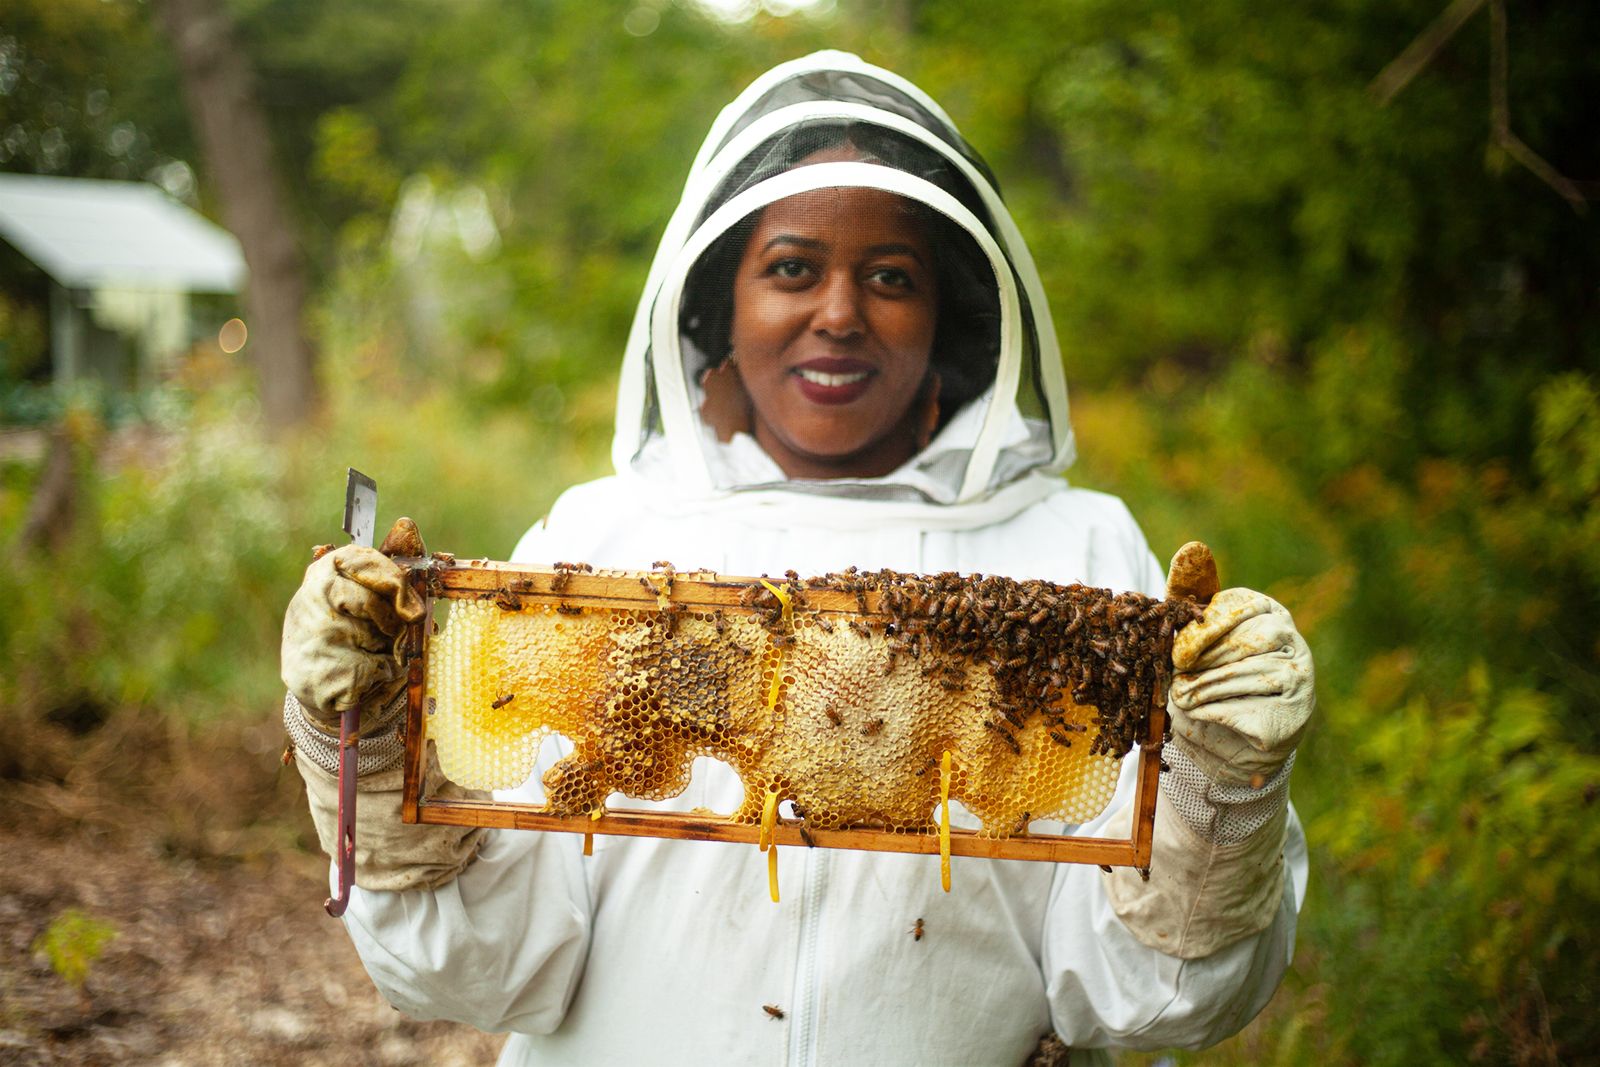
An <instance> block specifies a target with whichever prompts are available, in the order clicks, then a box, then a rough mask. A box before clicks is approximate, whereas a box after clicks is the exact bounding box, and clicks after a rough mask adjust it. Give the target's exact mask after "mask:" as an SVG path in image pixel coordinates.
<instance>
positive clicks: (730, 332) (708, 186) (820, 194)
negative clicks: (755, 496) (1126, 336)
mask: <svg viewBox="0 0 1600 1067" xmlns="http://www.w3.org/2000/svg"><path fill="white" fill-rule="evenodd" d="M830 57H840V58H842V59H843V60H849V61H850V62H852V63H854V64H857V65H859V67H860V68H861V69H852V70H844V71H839V70H820V71H819V70H803V71H801V72H800V73H799V74H797V75H796V76H793V77H787V78H781V79H779V80H777V81H776V83H775V84H769V85H767V86H766V87H765V88H764V89H763V90H762V91H761V92H760V93H758V94H757V93H755V88H754V87H753V88H752V90H751V91H750V92H748V93H747V94H746V95H747V96H752V95H753V102H752V103H750V104H749V105H747V106H745V107H744V108H743V109H742V110H739V109H738V108H737V107H735V106H730V109H729V111H728V112H725V113H724V115H723V116H722V117H721V118H719V120H718V124H717V126H716V127H714V128H713V133H712V136H711V138H709V139H708V141H707V145H706V146H705V147H704V148H703V149H702V152H701V158H700V159H699V160H697V162H696V169H695V171H694V173H692V174H691V177H690V181H689V184H688V187H687V188H686V190H685V197H684V201H683V203H682V204H681V205H680V207H679V210H678V212H677V213H676V214H675V215H674V218H673V220H672V223H671V224H670V225H669V228H668V233H667V235H666V237H664V238H663V244H662V250H661V253H659V254H658V260H657V263H656V265H655V266H654V267H653V268H652V273H651V280H650V283H649V284H648V285H647V291H646V294H645V301H646V302H645V303H644V304H642V305H641V309H640V321H636V323H635V329H634V333H633V336H632V337H631V338H630V353H629V361H630V363H633V366H634V368H635V372H636V373H639V372H642V379H635V380H631V381H630V374H629V367H628V366H627V365H625V368H624V384H623V396H622V397H621V398H620V399H619V426H618V448H619V449H622V450H623V451H618V452H616V455H617V458H618V462H619V467H620V466H623V465H624V464H626V466H627V467H629V468H631V469H633V470H635V471H637V472H640V473H649V472H654V473H655V474H660V473H661V472H662V471H663V470H664V469H665V467H667V466H671V467H673V468H675V469H678V470H681V469H683V468H686V467H688V468H699V469H700V470H702V471H703V472H704V473H703V475H702V476H701V483H702V484H703V485H704V486H705V488H706V489H708V490H711V491H725V490H731V489H741V488H753V487H762V486H769V485H770V486H776V485H779V484H782V485H783V487H784V488H786V489H788V490H791V491H793V490H799V491H816V492H825V493H829V494H832V495H838V496H851V495H855V496H868V497H876V498H883V499H908V500H918V499H920V500H925V501H931V502H936V503H952V502H956V501H958V500H965V499H974V498H975V496H978V495H982V494H983V493H986V492H989V491H992V490H993V489H994V488H997V487H998V486H1000V485H1003V484H1006V483H1007V482H1009V481H1011V480H1013V479H1015V478H1016V477H1019V476H1020V475H1021V474H1022V473H1025V472H1026V471H1028V470H1038V469H1049V468H1056V469H1059V467H1061V466H1065V464H1066V462H1069V461H1070V459H1071V437H1070V429H1068V428H1067V426H1066V423H1065V417H1066V407H1065V393H1064V387H1063V386H1061V385H1060V382H1059V379H1060V373H1059V362H1058V360H1059V357H1058V355H1057V354H1056V352H1055V345H1054V334H1053V331H1049V330H1048V327H1049V323H1048V321H1047V320H1045V321H1043V322H1040V321H1038V320H1037V319H1036V315H1040V314H1043V315H1048V311H1047V310H1044V309H1043V308H1042V303H1043V294H1042V292H1041V291H1040V290H1039V288H1038V282H1037V274H1036V273H1035V272H1034V270H1033V266H1032V262H1031V260H1030V259H1028V258H1027V253H1026V248H1025V247H1024V246H1022V244H1021V239H1020V237H1019V236H1018V235H1017V234H1016V230H1015V226H1014V225H1013V224H1012V223H1011V220H1010V217H1009V215H1008V214H1007V213H1006V212H1005V209H1004V207H1003V205H1002V204H1001V202H1000V200H999V195H998V191H997V190H996V189H995V186H994V182H993V178H992V176H991V175H990V173H989V170H988V168H987V166H986V165H984V163H983V161H982V160H981V158H979V157H978V156H977V155H976V153H975V152H973V151H972V149H971V148H970V147H969V146H967V144H966V143H965V141H964V140H963V139H962V138H961V137H960V135H959V134H957V133H956V132H955V130H954V127H952V126H950V125H949V122H948V120H947V119H946V118H945V117H944V116H943V113H942V112H940V111H938V109H937V107H936V105H932V103H931V101H926V102H925V99H926V98H920V99H919V98H918V96H917V95H915V94H914V93H913V92H907V91H904V90H902V89H901V88H900V85H898V84H896V82H897V79H895V78H894V76H893V75H889V74H888V73H887V72H875V68H867V67H865V65H864V64H860V63H859V61H858V60H854V59H853V57H841V54H839V53H827V54H821V55H819V56H818V57H810V58H812V59H827V58H830ZM880 75H881V76H880ZM758 84H759V83H758ZM902 84H903V83H902ZM743 100H744V98H743V97H741V101H743ZM739 103H740V102H736V105H737V104H739ZM730 112H737V113H735V114H732V115H731V116H730ZM780 223H781V224H780ZM774 235H776V237H775V236H774ZM874 235H875V236H874ZM869 237H870V238H871V240H870V241H869V240H868V238H869ZM857 238H859V240H857ZM775 242H776V244H775ZM785 242H787V244H785ZM808 242H809V243H808ZM862 242H866V243H865V244H863V243H862ZM835 245H837V246H839V247H838V248H836V247H835ZM856 245H860V246H861V247H860V248H858V249H857V251H858V252H860V253H861V254H860V255H857V256H856V258H855V259H850V260H849V262H848V263H845V262H844V261H843V260H841V259H840V258H839V257H840V256H842V255H845V253H846V252H847V251H848V250H849V249H850V248H854V247H855V246H856ZM790 246H794V247H790ZM824 246H826V248H827V249H828V256H821V254H820V253H819V252H818V251H817V250H818V249H820V248H823V247H824ZM785 248H788V249H789V252H792V253H793V254H789V253H785V252H784V249H785ZM881 248H889V249H898V250H900V252H899V253H896V254H895V255H890V256H888V257H887V258H883V257H878V258H873V255H868V254H867V253H869V252H872V251H873V250H874V249H881ZM796 249H798V251H796ZM862 249H865V250H866V251H864V252H863V251H862ZM779 253H783V254H779ZM874 254H875V253H874ZM1019 254H1020V259H1019V258H1018V256H1019ZM669 256H670V258H669ZM897 256H898V258H897ZM829 257H831V258H829ZM835 276H838V277H841V278H848V279H849V280H850V281H849V284H850V286H851V287H852V288H853V290H854V292H855V293H856V296H855V297H854V298H853V299H854V301H855V304H856V306H855V309H854V311H852V312H851V313H850V314H851V315H853V316H854V318H853V319H852V320H851V321H850V322H841V324H840V325H839V326H838V327H837V328H835V327H834V326H821V327H819V326H817V325H816V323H815V322H813V323H812V325H811V326H810V327H808V329H810V331H811V333H812V334H813V335H815V336H812V337H811V339H810V340H809V341H807V340H806V336H805V335H803V332H802V334H799V335H794V336H791V335H790V333H785V331H786V330H789V331H791V332H792V330H793V327H792V325H786V320H785V316H786V315H789V314H791V312H792V309H793V308H795V307H797V306H798V305H799V304H800V303H804V302H805V301H802V300H800V298H799V295H798V294H800V293H801V292H802V291H804V292H812V291H813V289H815V292H817V293H820V292H821V291H822V289H823V288H826V287H827V285H831V284H832V282H831V281H829V279H833V278H834V277H835ZM825 282H826V285H825V284H824V283H825ZM830 299H832V297H830ZM840 299H843V298H840ZM844 302H845V303H849V302H850V301H849V300H845V301H844ZM812 303H813V305H814V301H813V302H812ZM912 309H920V310H917V311H916V313H915V314H909V312H910V311H911V310H912ZM830 314H831V313H830ZM841 314H843V313H842V312H841ZM846 317H847V318H849V317H850V316H848V315H847V316H846ZM646 320H647V321H646ZM906 323H909V324H910V325H909V326H908V325H905V324H906ZM896 324H900V325H896ZM908 331H909V332H908ZM918 331H920V332H918ZM1042 331H1045V332H1042ZM816 336H822V337H825V338H831V339H832V340H831V341H829V343H827V344H820V343H815V337H816ZM796 337H799V338H800V339H799V340H796V339H795V338H796ZM853 346H856V347H853ZM780 349H781V350H782V351H783V352H784V353H785V355H784V357H783V358H784V359H785V360H787V363H786V368H787V370H786V373H787V374H788V375H789V377H788V378H787V379H783V383H784V384H786V385H788V386H793V387H795V388H797V389H798V390H799V395H800V396H801V397H803V398H805V399H806V400H808V401H810V406H809V407H807V405H805V404H800V406H801V407H806V410H807V412H808V413H809V414H807V415H806V416H805V418H811V417H812V416H815V418H814V419H813V421H818V422H819V425H822V424H825V429H824V430H818V431H817V432H816V433H815V434H813V435H812V436H811V437H810V438H808V439H807V440H808V441H812V442H813V443H814V442H816V441H821V442H824V443H825V444H827V446H828V447H829V448H832V449H834V450H838V449H848V448H850V447H852V441H853V440H854V439H853V438H852V437H851V434H852V433H853V432H854V430H855V426H854V424H853V423H850V424H849V425H847V423H848V422H849V420H844V421H840V420H838V419H834V420H833V422H831V423H830V422H828V418H829V417H830V416H832V415H833V414H835V413H836V412H837V411H841V410H844V409H846V408H849V409H850V410H857V409H859V408H862V407H872V408H873V412H874V413H873V414H872V415H871V416H870V417H867V416H862V417H861V418H858V419H857V420H856V421H857V422H860V421H862V419H865V421H866V422H868V423H870V424H871V428H875V429H871V428H869V429H870V430H871V432H876V430H883V432H884V434H885V435H886V436H887V437H891V438H894V439H895V440H905V441H910V440H915V441H916V448H917V450H916V451H915V452H914V453H913V454H911V455H908V456H905V457H904V462H903V463H901V464H900V466H899V467H897V468H896V469H895V470H894V471H892V472H891V473H889V474H887V475H878V476H874V477H871V478H864V477H852V478H838V477H834V476H831V475H827V474H818V475H816V476H815V480H816V481H817V482H818V484H815V485H810V484H807V482H806V481H805V480H803V479H804V478H805V476H800V477H801V478H802V480H798V481H797V480H796V479H794V478H790V479H785V477H784V475H783V473H782V471H781V470H779V469H778V467H777V465H775V462H776V463H778V464H781V465H782V466H783V469H784V470H791V471H792V470H793V469H794V468H793V467H792V466H791V465H789V464H787V463H782V459H783V456H784V455H785V454H786V453H785V451H784V450H785V448H787V447H789V446H799V447H800V448H801V451H802V452H804V451H805V449H806V448H807V447H810V446H809V445H808V444H807V441H789V442H784V441H781V440H775V438H774V435H773V433H772V431H773V429H774V428H777V429H780V430H781V429H784V428H785V427H801V428H802V429H804V428H805V427H806V425H807V424H806V423H805V420H804V419H803V418H801V416H799V415H796V416H793V417H790V416H788V415H783V416H781V417H780V416H779V415H778V414H777V413H778V410H779V409H777V408H773V407H772V406H771V405H773V404H775V403H779V402H785V401H784V398H783V396H782V395H779V394H780V393H782V390H780V389H778V388H777V387H776V386H771V383H770V382H767V381H766V379H764V378H763V377H762V367H763V366H764V364H762V363H761V362H760V361H761V360H762V359H763V358H766V357H768V356H770V355H771V354H772V353H773V352H776V351H778V350H780ZM730 351H733V352H735V354H736V355H735V361H734V362H735V363H736V364H737V365H738V367H737V373H734V374H730V373H729V371H730V369H731V368H730V366H729V364H728V362H727V361H728V356H729V353H730ZM1046 352H1048V355H1046ZM901 358H903V359H904V360H908V361H909V362H908V364H907V365H908V366H911V365H914V366H916V367H918V368H921V369H920V370H918V371H917V372H916V373H913V372H912V371H906V372H905V373H904V374H903V375H901V377H903V378H904V380H901V379H900V378H897V377H896V375H897V374H900V371H899V370H898V369H896V368H897V367H898V364H896V363H895V360H896V359H901ZM919 358H920V360H921V361H922V362H920V363H918V362H917V360H918V359H919ZM634 361H637V362H634ZM1049 361H1055V366H1054V367H1052V366H1050V365H1049ZM1052 372H1053V374H1052ZM1052 378H1053V379H1054V380H1052ZM733 379H738V380H740V381H742V382H743V383H745V384H746V385H747V386H748V387H749V388H748V389H746V390H744V393H747V394H749V395H748V396H745V395H736V396H735V398H734V399H733V400H728V399H727V398H726V396H725V395H724V394H727V393H728V392H729V390H728V389H727V388H725V386H726V383H727V382H728V381H730V380H733ZM801 379H803V380H801ZM764 383H765V384H764ZM763 389H766V390H767V391H766V392H763ZM793 391H794V390H793V389H790V390H789V392H790V393H792V392H793ZM735 393H736V394H738V391H737V390H736V391H735ZM784 395H787V394H784ZM775 396H776V397H777V399H774V397H775ZM791 399H792V398H791ZM796 403H797V404H799V401H796ZM741 404H743V405H744V407H745V414H743V415H741V413H740V410H739V408H740V405H741ZM851 405H855V407H854V408H852V407H851ZM751 413H753V418H752V417H751ZM896 419H899V420H902V421H901V422H895V420H896ZM1052 419H1056V420H1058V424H1057V427H1056V428H1055V429H1052V425H1051V420H1052ZM631 420H637V421H631ZM880 422H885V423H888V424H891V425H889V426H888V427H887V428H885V427H883V426H879V425H878V424H879V423H880ZM629 425H633V426H636V427H637V431H636V433H637V436H633V432H630V431H629V430H628V426H629ZM891 431H892V432H891ZM797 432H798V431H797ZM801 436H804V435H803V434H802V435H801ZM869 436H870V433H869ZM630 440H631V441H632V442H633V444H632V445H629V444H628V443H627V442H629V441H630ZM758 443H759V447H758V446H757V445H758ZM807 454H809V453H807ZM668 456H670V457H671V458H670V460H668V459H666V458H665V457H668ZM894 458H895V459H896V460H897V461H898V460H899V459H900V458H901V457H899V456H896V457H894ZM647 469H648V470H647Z"/></svg>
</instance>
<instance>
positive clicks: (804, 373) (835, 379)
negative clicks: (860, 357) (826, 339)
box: [797, 367, 867, 389]
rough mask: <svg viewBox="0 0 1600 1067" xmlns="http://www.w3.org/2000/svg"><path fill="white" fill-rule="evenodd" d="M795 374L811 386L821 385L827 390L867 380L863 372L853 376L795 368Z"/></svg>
mask: <svg viewBox="0 0 1600 1067" xmlns="http://www.w3.org/2000/svg"><path fill="white" fill-rule="evenodd" d="M797 373H798V374H799V375H800V377H802V378H804V379H805V380H806V381H808V382H811V383H812V384H813V385H822V386H826V387H827V388H829V389H837V388H839V386H841V385H854V384H855V383H856V382H862V381H866V379H867V372H866V371H864V370H862V371H856V372H855V373H853V374H823V373H822V372H821V371H817V370H808V369H806V368H805V367H800V368H797Z"/></svg>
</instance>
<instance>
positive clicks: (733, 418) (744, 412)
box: [700, 356, 937, 444]
mask: <svg viewBox="0 0 1600 1067" xmlns="http://www.w3.org/2000/svg"><path fill="white" fill-rule="evenodd" d="M700 388H701V390H702V391H703V392H704V393H705V399H704V400H702V401H701V402H700V421H701V422H703V423H705V424H706V425H707V426H709V427H711V430H712V432H713V433H715V434H716V435H717V440H718V441H721V442H722V443H723V444H727V443H728V442H729V441H731V440H733V435H734V434H736V433H752V432H754V420H753V419H752V417H751V410H750V394H749V393H747V392H745V389H744V379H743V378H741V377H739V368H738V366H737V365H735V364H734V362H733V358H732V357H731V356H730V357H729V358H727V359H725V360H723V361H722V362H721V363H719V364H717V365H716V366H715V367H712V368H711V369H709V370H707V371H706V372H705V373H704V374H702V375H701V376H700ZM935 395H937V394H935Z"/></svg>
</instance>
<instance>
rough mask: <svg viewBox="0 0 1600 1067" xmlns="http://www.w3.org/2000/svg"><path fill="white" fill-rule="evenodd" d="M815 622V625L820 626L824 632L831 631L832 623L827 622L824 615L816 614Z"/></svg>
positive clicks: (828, 632)
mask: <svg viewBox="0 0 1600 1067" xmlns="http://www.w3.org/2000/svg"><path fill="white" fill-rule="evenodd" d="M816 623H817V626H818V627H820V628H821V630H822V632H823V633H825V634H831V633H833V623H831V622H829V621H828V620H827V618H826V617H824V616H822V615H818V616H817V618H816Z"/></svg>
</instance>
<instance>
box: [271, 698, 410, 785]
mask: <svg viewBox="0 0 1600 1067" xmlns="http://www.w3.org/2000/svg"><path fill="white" fill-rule="evenodd" d="M405 713H406V691H405V690H404V689H401V690H400V692H399V693H397V694H395V696H394V697H393V699H391V700H390V701H389V702H388V703H387V704H385V705H384V706H383V707H382V708H380V709H379V710H378V711H377V712H376V713H375V714H363V715H362V717H361V745H360V747H359V748H358V749H357V751H356V777H357V778H365V777H367V776H369V775H373V774H381V773H382V772H384V771H388V770H393V769H394V768H396V767H398V766H400V765H401V764H402V763H403V762H405V755H406V741H405V731H404V727H405V721H406V715H405ZM283 728H284V729H285V730H287V731H288V732H289V740H290V742H291V743H293V745H294V748H295V751H296V752H298V753H299V754H300V755H302V756H304V757H305V758H306V760H308V761H310V762H311V763H312V764H313V765H315V766H316V767H317V768H318V769H320V770H322V771H326V772H327V773H328V774H330V775H332V776H334V777H338V775H339V734H338V729H337V725H336V726H335V728H334V732H332V733H329V732H328V730H327V728H326V727H324V726H322V725H321V724H320V723H318V722H317V721H315V720H313V719H312V717H311V716H310V715H309V714H307V713H306V710H305V708H304V707H302V706H301V704H300V701H299V700H297V699H295V695H294V694H293V693H288V694H286V695H285V696H284V698H283Z"/></svg>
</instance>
